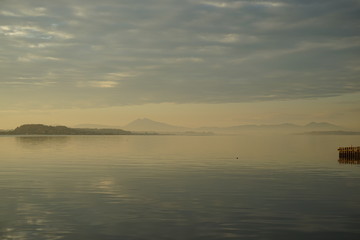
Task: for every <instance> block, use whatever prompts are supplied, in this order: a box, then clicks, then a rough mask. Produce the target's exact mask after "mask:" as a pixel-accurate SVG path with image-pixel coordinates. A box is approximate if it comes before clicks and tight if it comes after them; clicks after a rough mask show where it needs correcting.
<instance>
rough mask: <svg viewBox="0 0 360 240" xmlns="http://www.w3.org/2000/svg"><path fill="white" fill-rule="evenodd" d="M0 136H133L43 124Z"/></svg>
mask: <svg viewBox="0 0 360 240" xmlns="http://www.w3.org/2000/svg"><path fill="white" fill-rule="evenodd" d="M0 135H133V133H132V132H130V131H125V130H122V129H107V128H105V129H98V128H69V127H66V126H48V125H43V124H25V125H22V126H20V127H17V128H15V129H14V130H9V131H1V132H0Z"/></svg>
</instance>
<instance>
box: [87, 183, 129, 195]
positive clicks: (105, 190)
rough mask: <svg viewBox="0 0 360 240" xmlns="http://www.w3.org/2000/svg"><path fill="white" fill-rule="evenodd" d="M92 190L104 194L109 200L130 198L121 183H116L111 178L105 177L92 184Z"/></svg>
mask: <svg viewBox="0 0 360 240" xmlns="http://www.w3.org/2000/svg"><path fill="white" fill-rule="evenodd" d="M94 188H95V189H96V190H95V191H94V192H96V193H100V194H104V195H106V198H108V199H109V200H120V199H121V200H124V199H128V198H130V195H129V194H127V193H125V189H124V188H123V187H121V185H119V184H116V183H115V181H114V180H112V179H106V180H102V181H99V182H98V183H96V184H94Z"/></svg>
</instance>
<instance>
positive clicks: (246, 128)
mask: <svg viewBox="0 0 360 240" xmlns="http://www.w3.org/2000/svg"><path fill="white" fill-rule="evenodd" d="M76 127H81V128H101V129H106V128H110V129H115V128H116V129H126V130H128V131H137V132H157V133H184V134H185V133H186V132H194V133H196V134H199V133H202V134H203V133H209V132H213V133H220V134H241V133H260V134H261V133H304V132H311V131H344V130H346V129H344V128H342V127H340V126H337V125H334V124H331V123H327V122H310V123H308V124H306V125H297V124H292V123H281V124H259V125H254V124H245V125H236V126H230V127H199V128H186V127H182V126H175V125H171V124H167V123H164V122H157V121H154V120H151V119H148V118H141V119H136V120H134V121H132V122H130V123H129V124H127V125H125V126H121V127H120V126H107V125H98V124H81V125H76Z"/></svg>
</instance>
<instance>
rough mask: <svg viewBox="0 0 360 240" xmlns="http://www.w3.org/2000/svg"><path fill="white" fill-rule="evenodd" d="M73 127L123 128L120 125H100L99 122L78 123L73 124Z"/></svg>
mask: <svg viewBox="0 0 360 240" xmlns="http://www.w3.org/2000/svg"><path fill="white" fill-rule="evenodd" d="M74 128H102V129H120V128H123V127H121V126H109V125H101V124H78V125H75V126H74Z"/></svg>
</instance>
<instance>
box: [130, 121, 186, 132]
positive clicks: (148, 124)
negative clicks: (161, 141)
mask: <svg viewBox="0 0 360 240" xmlns="http://www.w3.org/2000/svg"><path fill="white" fill-rule="evenodd" d="M123 128H124V129H126V130H129V131H142V132H144V131H145V132H146V131H148V132H183V131H188V130H189V128H185V127H180V126H174V125H170V124H167V123H162V122H156V121H153V120H150V119H148V118H142V119H136V120H135V121H132V122H131V123H129V124H127V125H126V126H124V127H123Z"/></svg>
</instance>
